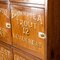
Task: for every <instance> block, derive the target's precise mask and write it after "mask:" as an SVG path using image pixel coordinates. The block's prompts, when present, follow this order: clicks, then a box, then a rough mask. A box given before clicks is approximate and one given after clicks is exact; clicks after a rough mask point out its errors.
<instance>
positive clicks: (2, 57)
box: [0, 45, 13, 60]
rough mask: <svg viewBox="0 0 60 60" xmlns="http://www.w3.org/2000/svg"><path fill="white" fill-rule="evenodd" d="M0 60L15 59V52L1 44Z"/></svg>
mask: <svg viewBox="0 0 60 60" xmlns="http://www.w3.org/2000/svg"><path fill="white" fill-rule="evenodd" d="M0 60H13V54H12V51H11V49H10V48H7V47H5V46H2V45H0Z"/></svg>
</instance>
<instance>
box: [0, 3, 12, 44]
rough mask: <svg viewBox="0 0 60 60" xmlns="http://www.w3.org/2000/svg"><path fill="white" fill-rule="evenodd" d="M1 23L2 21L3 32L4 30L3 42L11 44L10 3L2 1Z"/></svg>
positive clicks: (0, 5) (0, 4) (0, 10)
mask: <svg viewBox="0 0 60 60" xmlns="http://www.w3.org/2000/svg"><path fill="white" fill-rule="evenodd" d="M0 23H1V28H0V30H1V32H2V39H0V40H1V41H3V42H6V43H8V44H11V42H12V41H11V40H12V39H11V24H10V16H9V9H8V4H3V3H0Z"/></svg>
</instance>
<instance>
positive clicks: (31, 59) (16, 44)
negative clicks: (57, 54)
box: [0, 0, 47, 60]
mask: <svg viewBox="0 0 60 60" xmlns="http://www.w3.org/2000/svg"><path fill="white" fill-rule="evenodd" d="M0 41H2V42H4V43H6V44H8V45H9V46H10V47H11V49H12V50H13V53H12V54H13V60H47V0H14V1H13V0H10V1H8V3H7V1H6V2H5V3H3V1H1V4H0ZM6 46H7V45H6ZM14 48H15V49H14Z"/></svg>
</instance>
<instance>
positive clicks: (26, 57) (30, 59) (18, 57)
mask: <svg viewBox="0 0 60 60" xmlns="http://www.w3.org/2000/svg"><path fill="white" fill-rule="evenodd" d="M13 53H14V60H40V59H39V58H37V57H35V56H33V55H31V54H29V53H26V52H25V51H23V50H19V49H15V48H14V49H13Z"/></svg>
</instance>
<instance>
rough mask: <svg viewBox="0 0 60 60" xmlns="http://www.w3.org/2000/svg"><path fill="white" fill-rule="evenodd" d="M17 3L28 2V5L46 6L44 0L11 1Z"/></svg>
mask: <svg viewBox="0 0 60 60" xmlns="http://www.w3.org/2000/svg"><path fill="white" fill-rule="evenodd" d="M10 1H15V2H27V3H36V4H44V3H45V1H44V0H10Z"/></svg>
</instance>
